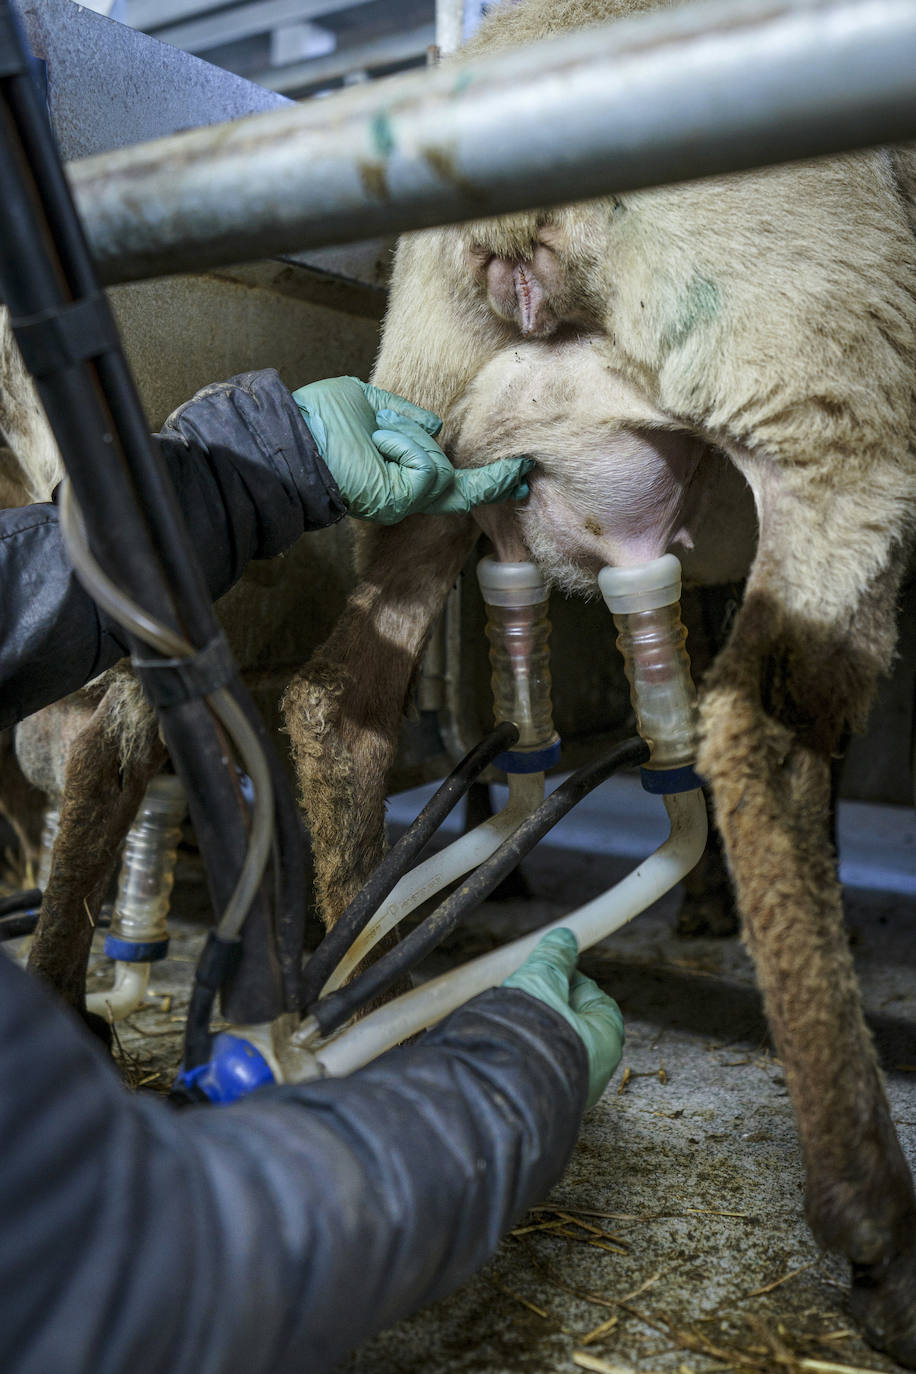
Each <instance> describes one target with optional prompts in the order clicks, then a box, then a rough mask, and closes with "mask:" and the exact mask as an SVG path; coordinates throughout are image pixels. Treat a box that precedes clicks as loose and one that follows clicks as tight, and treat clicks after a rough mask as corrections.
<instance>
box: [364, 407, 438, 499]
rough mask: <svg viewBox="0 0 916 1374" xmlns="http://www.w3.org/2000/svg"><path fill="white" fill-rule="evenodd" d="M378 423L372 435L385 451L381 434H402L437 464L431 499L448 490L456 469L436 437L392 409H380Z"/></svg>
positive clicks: (406, 440)
mask: <svg viewBox="0 0 916 1374" xmlns="http://www.w3.org/2000/svg"><path fill="white" fill-rule="evenodd" d="M375 419H376V424H377V425H378V426H379V427H378V429H377V430H376V431H375V434H374V435H373V436H372V439H373V443H375V444H376V447H378V448H379V451H380V452H384V450H382V449H381V447H380V445H379V444H378V436H379V435H385V434H387V435H389V436H391V435H396V436H400V437H401V438H402V439H403V440H404V441H405V442H406V443H408V444H410V445H411V447H412V448H413V449H415V450H416V452H417V453H422V454H425V456H426V457H427V459H428V460H429V461H430V462H431V463H433V464H434V465H435V469H436V480H435V483H434V485H433V487H432V489H431V491H430V492H429V500H430V501H436V500H438V499H439V498H440V497H441V496H443V495H444V494H445V493H446V492H448V491H449V490H450V488H451V486H452V483H453V482H454V480H455V469H454V468H453V467H452V465H451V463H450V462H449V460H448V458H447V457H446V455H445V454H444V453H443V452H442V450H441V448H440V447H439V445H438V444H437V443H436V441H435V439H433V438H431V437H430V436H429V435H428V434H427V432H426V430H425V429H423V428H422V426H421V425H418V424H417V422H416V421H415V420H411V419H409V418H405V417H404V416H402V415H396V414H395V413H394V412H393V411H391V410H380V411H379V412H378V414H377V415H376V417H375Z"/></svg>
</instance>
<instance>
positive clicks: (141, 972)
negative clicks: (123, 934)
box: [86, 959, 149, 1021]
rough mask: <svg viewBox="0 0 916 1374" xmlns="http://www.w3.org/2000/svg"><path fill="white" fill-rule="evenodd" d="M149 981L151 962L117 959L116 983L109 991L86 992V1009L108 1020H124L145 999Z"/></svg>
mask: <svg viewBox="0 0 916 1374" xmlns="http://www.w3.org/2000/svg"><path fill="white" fill-rule="evenodd" d="M148 982H149V964H146V963H142V962H134V961H133V960H130V961H128V960H126V959H116V960H115V975H114V983H113V984H112V986H111V987H110V988H109V989H108V991H107V992H89V993H87V994H86V1010H87V1011H94V1012H95V1013H96V1015H97V1016H101V1017H103V1018H104V1019H105V1020H106V1021H123V1020H124V1018H125V1016H130V1014H131V1012H132V1011H136V1010H137V1008H138V1007H139V1006H140V1004H141V1002H142V1001H143V996H144V994H145V992H146V986H147V984H148Z"/></svg>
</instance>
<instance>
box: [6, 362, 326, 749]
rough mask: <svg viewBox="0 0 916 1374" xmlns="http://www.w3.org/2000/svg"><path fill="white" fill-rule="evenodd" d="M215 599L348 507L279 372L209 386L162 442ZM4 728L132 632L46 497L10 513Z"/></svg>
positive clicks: (114, 654)
mask: <svg viewBox="0 0 916 1374" xmlns="http://www.w3.org/2000/svg"><path fill="white" fill-rule="evenodd" d="M154 440H155V442H156V443H157V444H158V447H159V450H160V453H161V454H162V457H163V459H164V460H165V464H166V467H167V469H168V472H169V476H170V477H171V479H172V481H173V483H174V485H175V488H176V491H177V493H178V500H179V504H180V506H181V508H182V511H183V513H184V517H185V522H186V524H187V526H188V528H189V529H190V530H191V531H193V538H194V547H195V549H196V551H197V554H198V557H199V558H200V560H201V563H202V565H203V570H204V575H205V578H206V582H207V587H208V589H209V591H210V595H211V596H212V597H213V598H214V600H215V599H216V598H217V597H219V596H222V594H223V593H224V592H226V591H228V590H229V588H230V587H231V586H232V585H233V584H234V583H235V582H236V581H237V580H238V578H239V577H240V576H241V573H242V570H243V569H244V567H245V565H246V563H248V562H249V560H250V559H253V558H272V557H273V556H274V555H276V554H278V553H282V552H283V551H284V549H287V548H289V546H290V545H291V544H293V543H294V542H295V540H296V539H297V538H298V537H299V535H301V534H302V533H303V532H304V531H306V530H314V529H320V528H322V527H323V526H326V525H330V524H333V523H334V522H335V521H337V520H340V519H341V518H342V517H343V516H344V515H345V514H346V511H347V507H346V504H345V502H344V500H343V498H342V496H341V494H340V492H339V490H338V488H337V485H336V483H335V482H334V479H333V478H332V477H331V474H330V472H329V471H328V469H327V467H326V466H325V464H324V462H323V460H322V458H321V456H320V455H319V453H318V450H317V447H316V445H315V442H314V440H313V439H312V436H311V434H310V432H309V430H308V427H307V426H306V425H305V424H304V422H303V420H302V415H301V412H300V410H299V407H298V406H297V405H296V404H295V402H294V401H293V399H292V396H291V395H290V393H289V391H288V390H287V389H286V387H285V386H284V385H283V384H282V382H281V381H280V378H279V377H278V375H277V373H276V372H274V371H273V370H267V371H264V372H251V373H244V374H243V375H241V376H239V377H234V378H232V379H230V380H229V381H226V382H221V383H218V384H217V385H215V386H211V387H207V388H205V389H204V390H203V391H201V392H198V394H197V395H196V396H195V397H194V398H193V399H192V400H191V401H189V402H187V403H186V404H185V405H183V406H182V407H181V408H180V409H179V410H177V411H176V412H175V413H174V415H172V416H170V417H169V419H168V420H167V421H166V422H165V424H164V426H163V428H162V430H161V432H160V434H159V435H157V436H154ZM0 593H2V602H3V615H2V617H0V729H2V728H4V727H6V726H9V725H12V724H14V723H15V722H16V721H17V720H20V719H21V718H22V717H23V716H25V715H28V714H29V713H30V712H32V711H37V710H39V709H40V707H42V706H46V705H47V704H48V703H49V702H51V701H56V700H58V699H59V698H60V697H62V696H65V695H66V694H67V693H68V692H73V691H75V690H76V689H77V688H78V687H81V686H82V685H83V684H84V683H86V682H88V681H90V680H91V679H92V678H94V677H96V676H97V675H98V674H99V673H101V672H103V671H104V669H106V668H110V667H111V666H112V665H113V664H114V663H117V661H118V659H120V658H123V657H124V655H125V654H126V653H127V652H128V650H127V644H126V640H125V637H124V635H123V632H122V630H121V628H120V626H118V625H117V624H116V623H115V622H114V621H113V620H112V619H111V618H110V617H109V616H108V615H106V614H105V612H104V611H100V610H99V609H98V608H97V606H96V604H95V602H94V601H93V600H92V598H91V597H90V596H89V594H88V593H87V592H85V591H84V590H83V588H82V586H81V585H80V583H79V582H78V581H77V578H76V576H75V574H74V572H73V569H72V567H71V564H70V560H69V558H68V556H67V551H66V548H65V546H64V542H63V538H62V535H61V531H60V525H59V519H58V510H57V506H56V505H54V504H52V503H50V502H46V503H43V504H38V505H31V506H23V507H21V508H18V509H12V510H4V511H0Z"/></svg>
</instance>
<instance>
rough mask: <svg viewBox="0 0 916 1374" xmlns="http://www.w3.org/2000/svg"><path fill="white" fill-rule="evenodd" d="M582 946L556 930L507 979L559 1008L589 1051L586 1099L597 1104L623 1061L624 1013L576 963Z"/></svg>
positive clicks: (568, 932) (510, 985)
mask: <svg viewBox="0 0 916 1374" xmlns="http://www.w3.org/2000/svg"><path fill="white" fill-rule="evenodd" d="M578 957H579V946H578V944H577V942H576V937H575V935H574V934H573V933H572V931H571V930H565V929H561V930H552V931H551V932H550V933H549V935H545V936H544V938H543V940H541V942H540V943H539V944H538V945H536V946H535V948H534V949H533V950H532V952H531V953H530V954H529V956H528V958H527V959H526V960H525V962H524V963H523V964H522V966H521V968H519V969H517V970H516V972H515V973H513V974H512V975H511V976H510V977H509V978H507V979H506V981H505V983H503V987H506V988H519V989H521V991H522V992H527V993H528V994H529V996H531V997H537V998H539V999H540V1001H542V1002H545V1003H546V1004H547V1006H548V1007H553V1009H554V1011H558V1012H559V1013H560V1015H561V1016H562V1017H563V1019H564V1020H565V1021H568V1022H569V1024H570V1025H571V1026H572V1028H573V1030H574V1031H576V1032H577V1034H578V1035H579V1036H580V1038H581V1039H582V1040H583V1042H584V1044H585V1048H586V1051H587V1052H588V1100H587V1102H586V1104H585V1106H586V1109H588V1108H589V1107H594V1105H595V1103H596V1102H597V1101H598V1098H599V1097H600V1096H601V1094H602V1093H603V1092H604V1090H605V1088H606V1087H607V1085H608V1082H609V1081H610V1077H611V1074H612V1073H613V1072H614V1070H615V1069H616V1067H617V1065H618V1064H619V1063H620V1056H621V1054H622V1053H623V1042H624V1039H625V1036H624V1031H623V1017H622V1016H621V1015H620V1008H619V1007H618V1005H617V1003H616V1002H615V1001H614V999H613V998H612V997H608V995H607V993H605V992H602V991H601V989H600V988H599V986H598V984H597V983H596V982H594V981H593V979H591V978H586V976H585V974H584V973H580V972H579V970H578V969H577V968H576V960H577V959H578Z"/></svg>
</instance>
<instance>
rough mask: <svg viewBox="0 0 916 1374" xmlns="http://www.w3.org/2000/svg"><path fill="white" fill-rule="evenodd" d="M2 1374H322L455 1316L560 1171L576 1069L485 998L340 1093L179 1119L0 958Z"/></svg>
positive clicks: (572, 1037) (570, 1138) (296, 1089)
mask: <svg viewBox="0 0 916 1374" xmlns="http://www.w3.org/2000/svg"><path fill="white" fill-rule="evenodd" d="M0 1044H2V1046H3V1055H2V1056H0V1140H2V1142H3V1148H2V1153H0V1236H2V1243H0V1369H4V1370H7V1369H8V1370H15V1371H16V1374H48V1370H54V1371H55V1374H87V1372H88V1371H90V1370H91V1371H92V1374H123V1371H124V1370H126V1369H130V1370H132V1371H135V1374H302V1372H303V1371H304V1370H308V1371H309V1374H322V1371H325V1370H330V1369H331V1368H332V1367H333V1365H334V1364H335V1363H336V1362H337V1361H338V1360H339V1359H341V1358H342V1356H343V1355H345V1354H346V1353H347V1352H348V1351H349V1350H351V1349H352V1348H353V1347H354V1346H356V1345H357V1344H359V1343H360V1342H361V1341H363V1340H365V1339H366V1338H367V1337H368V1336H370V1335H372V1334H373V1333H374V1332H376V1331H378V1330H379V1329H381V1328H382V1327H384V1326H386V1325H388V1324H390V1323H391V1322H394V1321H396V1320H397V1319H398V1318H400V1317H402V1316H405V1315H406V1314H407V1313H409V1312H411V1311H412V1310H414V1309H415V1308H417V1307H418V1306H420V1305H422V1304H424V1303H428V1302H431V1301H432V1300H433V1299H435V1298H439V1297H441V1296H443V1295H444V1294H446V1293H448V1292H450V1291H451V1290H452V1289H454V1288H455V1287H456V1286H457V1285H458V1284H460V1283H461V1282H462V1281H463V1280H464V1279H466V1278H467V1277H468V1276H469V1275H470V1274H471V1273H472V1272H473V1271H474V1269H475V1268H477V1267H478V1266H479V1265H480V1264H482V1263H483V1261H484V1260H485V1259H487V1257H488V1256H489V1255H490V1254H491V1253H492V1252H493V1250H494V1248H495V1246H496V1244H497V1241H498V1239H499V1237H500V1236H501V1235H502V1234H503V1233H504V1232H505V1230H506V1229H507V1228H508V1227H509V1226H511V1225H512V1224H513V1223H514V1222H515V1221H517V1220H518V1218H519V1217H520V1216H521V1215H522V1214H523V1213H524V1211H525V1209H526V1208H527V1207H528V1206H530V1205H531V1204H532V1203H534V1202H536V1201H538V1200H539V1199H540V1198H542V1197H543V1196H544V1195H545V1193H546V1192H547V1190H548V1189H549V1188H550V1186H551V1185H552V1184H553V1183H554V1182H555V1181H556V1179H557V1178H558V1177H559V1175H560V1173H561V1172H562V1170H563V1168H564V1167H565V1165H566V1163H567V1161H568V1158H569V1155H570V1153H571V1151H572V1147H573V1144H574V1141H575V1138H576V1134H577V1132H578V1127H579V1121H580V1118H581V1114H582V1111H583V1107H584V1103H585V1095H586V1084H587V1063H586V1055H585V1050H584V1047H583V1045H582V1042H581V1041H580V1039H579V1037H578V1036H577V1035H576V1034H575V1032H574V1031H573V1030H572V1029H571V1028H570V1027H569V1025H568V1024H567V1023H566V1021H564V1020H563V1019H562V1018H561V1017H560V1016H558V1015H557V1014H556V1013H555V1012H553V1011H551V1010H550V1009H549V1008H547V1007H545V1006H544V1005H543V1004H542V1003H540V1002H538V1001H535V999H533V998H531V997H529V996H528V995H527V994H526V993H523V992H519V991H516V990H509V989H497V990H494V991H492V992H489V993H485V994H484V995H483V996H481V997H478V998H476V999H475V1000H474V1001H473V1002H471V1003H469V1004H468V1005H467V1006H466V1007H464V1008H462V1009H461V1010H460V1011H458V1012H456V1013H455V1014H454V1015H453V1016H451V1017H450V1018H449V1019H448V1020H447V1021H445V1022H443V1023H442V1025H441V1026H440V1027H438V1028H436V1029H435V1030H433V1031H431V1032H429V1033H427V1034H426V1035H425V1036H423V1037H422V1038H421V1039H420V1040H419V1041H417V1042H415V1043H414V1044H413V1045H411V1046H409V1047H407V1048H403V1049H399V1050H395V1051H392V1052H390V1053H388V1054H387V1055H384V1056H383V1057H382V1058H381V1059H379V1060H377V1061H376V1062H375V1063H374V1064H371V1065H369V1066H368V1067H367V1068H365V1069H363V1070H361V1071H360V1072H359V1073H357V1074H354V1075H353V1076H352V1077H350V1078H348V1079H325V1080H321V1081H318V1082H315V1083H311V1084H303V1085H295V1086H294V1085H289V1086H284V1087H277V1088H268V1089H262V1090H261V1091H260V1092H257V1093H254V1094H253V1095H252V1096H251V1097H249V1098H247V1099H246V1100H244V1101H243V1102H239V1103H236V1104H235V1105H234V1106H231V1107H227V1108H215V1107H214V1108H208V1107H200V1108H189V1109H187V1110H186V1111H183V1112H179V1113H175V1112H173V1111H171V1110H170V1109H169V1108H167V1107H166V1106H165V1105H164V1104H163V1103H161V1102H156V1101H153V1100H152V1099H149V1098H143V1097H130V1096H128V1095H127V1094H126V1093H125V1092H124V1090H123V1089H122V1088H121V1086H120V1084H119V1083H118V1081H117V1079H116V1077H115V1074H114V1072H113V1070H112V1066H111V1065H110V1063H108V1062H106V1060H105V1058H104V1056H103V1055H102V1054H101V1052H100V1051H99V1050H98V1049H97V1047H96V1045H95V1044H94V1043H90V1039H89V1037H88V1036H86V1035H85V1034H84V1033H83V1032H82V1029H81V1028H77V1026H76V1024H75V1022H71V1020H70V1017H69V1014H68V1013H66V1012H64V1011H63V1010H62V1009H60V1008H59V1007H58V1006H57V1005H56V1004H54V1003H52V1001H51V999H50V997H49V996H48V995H47V994H45V993H44V991H43V989H41V988H39V987H38V985H37V984H35V983H33V982H32V980H31V979H30V978H29V976H28V975H27V974H25V973H23V972H22V971H21V970H19V969H17V968H15V967H14V966H13V965H11V964H9V963H8V961H6V960H5V959H4V958H3V957H2V956H0Z"/></svg>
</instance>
